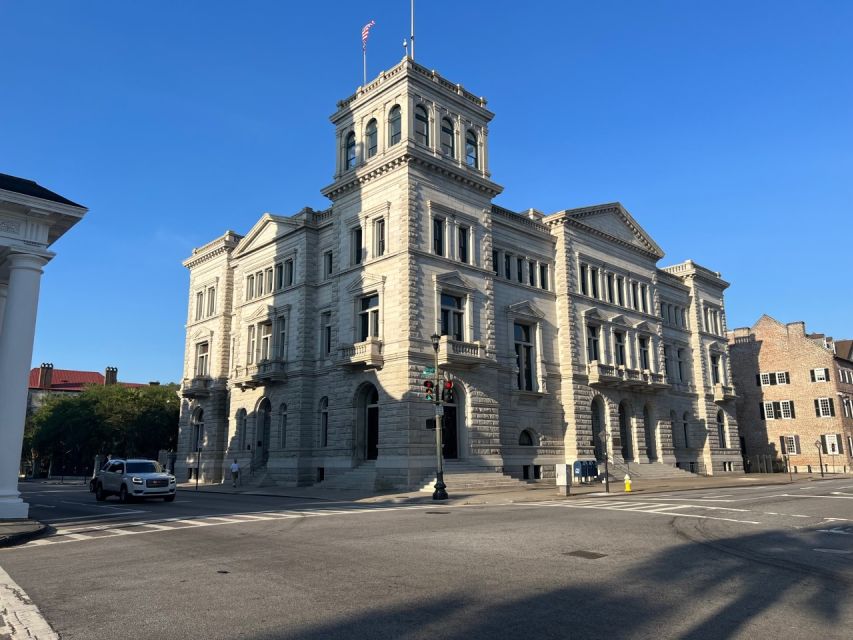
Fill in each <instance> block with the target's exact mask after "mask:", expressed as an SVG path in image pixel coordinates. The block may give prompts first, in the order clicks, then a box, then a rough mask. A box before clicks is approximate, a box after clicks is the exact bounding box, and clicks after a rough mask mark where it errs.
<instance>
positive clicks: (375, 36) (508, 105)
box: [0, 0, 853, 382]
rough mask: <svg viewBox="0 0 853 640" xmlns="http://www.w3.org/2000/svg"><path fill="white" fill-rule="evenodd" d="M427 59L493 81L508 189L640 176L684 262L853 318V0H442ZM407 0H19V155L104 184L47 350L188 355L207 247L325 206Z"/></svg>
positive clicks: (496, 149)
mask: <svg viewBox="0 0 853 640" xmlns="http://www.w3.org/2000/svg"><path fill="white" fill-rule="evenodd" d="M417 4H418V7H417V49H416V54H417V61H418V62H419V63H421V64H423V65H425V66H427V67H429V68H434V69H436V70H438V71H439V72H440V73H442V74H443V75H444V76H445V77H447V78H449V79H450V80H451V81H453V82H460V83H462V84H463V85H464V86H465V87H466V88H467V89H469V90H471V91H472V92H474V93H476V94H478V95H483V96H485V97H486V98H487V99H488V101H489V105H488V106H489V108H490V109H491V110H492V111H494V112H495V114H496V117H495V120H494V121H493V123H492V126H491V128H490V145H491V147H490V162H491V169H492V177H493V179H494V180H495V181H496V182H498V183H499V184H502V185H503V186H504V187H505V191H504V193H503V194H502V195H501V196H499V197H498V198H497V199H496V203H497V204H500V205H502V206H505V207H508V208H511V209H515V210H519V209H526V208H528V207H535V208H537V209H540V210H542V211H545V212H548V213H550V212H553V211H557V210H560V209H564V208H571V207H578V206H584V205H589V204H596V203H601V202H609V201H614V200H619V201H621V202H622V203H623V204H624V205H625V206H626V207H627V208H628V210H629V211H631V213H632V214H633V215H634V217H636V218H637V219H638V221H639V222H640V224H642V225H643V226H644V228H645V229H646V230H647V231H648V232H649V233H650V234H651V235H652V237H653V238H654V239H655V240H656V241H657V242H658V244H660V245H661V246H662V247H663V249H664V251H666V253H667V255H666V257H665V258H664V260H663V261H662V264H669V263H674V262H678V261H681V260H684V259H686V258H692V259H694V260H696V261H697V262H699V263H701V264H704V265H706V266H709V267H711V268H713V269H715V270H719V271H721V272H722V274H723V277H725V278H726V279H727V280H729V281H730V282H731V283H732V286H731V288H730V289H729V290H728V292H727V298H726V301H727V310H728V322H729V326H730V327H735V326H743V325H748V324H752V322H754V321H755V320H756V319H757V318H758V317H759V316H760V315H761V314H762V313H769V314H771V315H773V316H774V317H776V318H777V319H779V320H782V321H793V320H805V321H806V322H807V324H808V327H809V329H810V330H812V331H823V332H826V333H828V334H830V335H834V336H835V337H836V338H843V337H853V323H851V318H853V287H852V286H851V285H850V276H849V274H850V265H851V260H853V256H852V255H851V250H850V247H851V239H853V234H851V229H853V225H851V222H850V216H851V215H853V206H851V205H853V73H851V71H850V70H851V68H853V2H846V1H841V0H839V1H837V2H826V1H814V2H788V1H783V0H774V1H756V2H743V1H740V2H732V1H726V0H714V1H698V0H697V1H691V2H682V1H669V2H664V1H659V2H655V1H648V2H636V1H630V0H625V1H615V0H614V1H598V2H575V1H561V2H545V1H541V2H527V3H518V2H510V1H498V0H491V1H490V2H486V1H485V0H482V1H481V0H470V1H467V0H466V1H464V2H462V1H456V2H454V1H451V0H432V1H431V2H425V1H424V0H420V2H418V3H417ZM408 11H409V3H408V1H407V0H393V1H392V0H376V1H374V2H360V3H353V2H325V3H319V2H317V3H298V4H297V3H295V2H294V3H284V2H275V1H260V0H252V1H246V2H236V1H233V2H215V1H212V0H194V1H190V0H182V2H179V3H178V2H165V1H149V2H134V3H131V2H114V1H106V0H104V1H98V0H89V1H87V2H82V1H77V2H70V1H47V0H42V1H33V2H25V1H24V0H0V59H2V60H3V61H4V65H3V66H4V72H3V81H2V96H3V97H2V99H0V122H2V123H3V126H2V130H0V131H2V133H0V172H3V173H10V174H13V175H18V176H22V177H26V178H30V179H34V180H36V181H38V182H39V183H41V184H42V185H44V186H46V187H48V188H50V189H53V190H55V191H57V192H58V193H60V194H62V195H64V196H66V197H68V198H70V199H71V200H74V201H76V202H80V203H82V204H84V205H86V206H87V207H89V209H90V212H89V214H88V215H87V216H86V218H85V219H84V221H83V222H82V223H80V224H79V225H77V227H76V228H74V229H73V230H72V231H71V232H69V233H68V234H67V235H66V236H65V237H64V238H62V239H61V240H60V241H59V242H57V243H56V245H55V246H54V249H55V250H56V252H57V254H58V255H57V257H56V258H55V259H54V260H53V262H51V263H50V264H49V265H48V267H47V269H46V272H45V275H44V277H43V279H42V292H41V300H40V306H39V320H38V325H37V330H36V341H35V347H34V353H33V362H34V363H39V362H42V361H50V362H53V363H54V366H56V367H57V368H69V369H89V370H100V371H102V370H103V369H104V367H106V366H107V365H114V366H117V367H118V368H119V377H120V378H121V379H123V380H130V381H138V382H145V381H148V380H160V381H163V382H165V381H177V380H179V378H180V376H181V366H182V357H183V339H184V328H183V325H184V322H185V320H186V309H187V299H188V292H187V283H188V274H187V272H186V270H185V269H184V268H183V267H182V266H181V261H182V260H183V259H184V258H186V257H187V256H188V255H189V254H190V252H191V250H192V248H193V247H195V246H198V245H201V244H203V243H205V242H207V241H209V240H211V239H212V238H214V237H216V236H217V235H219V234H221V233H222V232H223V231H225V230H226V229H229V228H231V229H234V230H235V231H237V232H239V233H245V232H246V231H247V230H248V229H249V228H250V227H251V226H252V224H253V223H254V222H255V221H256V220H257V218H258V217H259V216H260V215H261V214H262V213H263V212H265V211H270V212H275V213H279V214H287V215H289V214H292V213H295V212H297V211H298V210H299V209H300V208H302V207H303V206H306V205H307V206H312V207H314V208H318V209H321V208H325V207H326V206H327V205H328V201H326V200H325V198H323V197H322V196H321V195H320V189H321V188H322V187H323V186H326V185H327V184H329V183H330V182H331V178H332V173H333V171H334V135H333V128H332V125H331V124H330V123H329V120H328V116H329V115H330V114H331V113H332V112H333V111H334V109H335V103H336V101H337V100H339V99H341V98H344V97H347V96H349V95H350V94H352V93H353V92H354V91H355V89H356V87H357V86H358V85H359V84H360V83H361V43H360V32H361V27H362V25H363V24H364V23H366V22H367V21H368V20H370V19H374V20H376V27H375V28H374V29H373V31H372V33H371V36H370V41H369V46H368V75H369V76H375V75H376V74H378V73H379V72H380V71H381V70H382V69H387V68H390V67H391V66H393V65H394V64H396V63H397V62H398V61H399V60H400V59H401V58H402V55H403V49H402V40H403V38H404V37H405V36H406V35H407V34H408Z"/></svg>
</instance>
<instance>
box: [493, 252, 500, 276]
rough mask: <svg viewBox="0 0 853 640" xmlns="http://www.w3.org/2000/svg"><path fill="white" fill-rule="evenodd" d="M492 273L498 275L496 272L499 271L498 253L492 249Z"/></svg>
mask: <svg viewBox="0 0 853 640" xmlns="http://www.w3.org/2000/svg"><path fill="white" fill-rule="evenodd" d="M492 271H493V272H494V274H495V275H498V271H500V265H499V264H498V252H497V251H495V250H494V249H493V250H492Z"/></svg>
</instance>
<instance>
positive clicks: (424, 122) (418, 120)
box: [415, 105, 429, 147]
mask: <svg viewBox="0 0 853 640" xmlns="http://www.w3.org/2000/svg"><path fill="white" fill-rule="evenodd" d="M415 142H417V143H419V144H422V145H424V146H425V147H428V146H429V114H428V113H427V110H426V109H425V108H424V107H422V106H421V105H418V106H417V107H415Z"/></svg>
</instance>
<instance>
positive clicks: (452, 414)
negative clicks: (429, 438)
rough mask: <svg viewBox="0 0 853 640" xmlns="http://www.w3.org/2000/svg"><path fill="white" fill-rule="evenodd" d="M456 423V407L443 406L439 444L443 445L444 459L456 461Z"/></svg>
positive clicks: (457, 449)
mask: <svg viewBox="0 0 853 640" xmlns="http://www.w3.org/2000/svg"><path fill="white" fill-rule="evenodd" d="M457 432H458V429H457V422H456V407H455V406H454V405H445V406H444V418H442V420H441V442H442V444H443V445H444V447H443V449H444V459H445V460H456V458H458V457H459V438H458V433H457Z"/></svg>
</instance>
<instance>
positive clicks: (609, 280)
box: [605, 273, 613, 304]
mask: <svg viewBox="0 0 853 640" xmlns="http://www.w3.org/2000/svg"><path fill="white" fill-rule="evenodd" d="M605 282H606V285H605V286H606V287H607V291H606V294H607V302H610V303H611V304H612V303H613V274H612V273H608V274H607V279H606V280H605Z"/></svg>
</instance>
